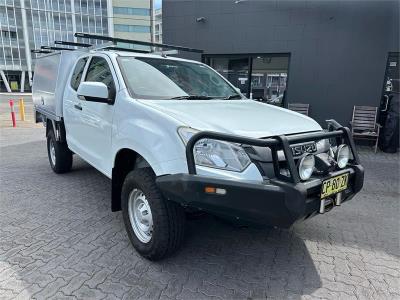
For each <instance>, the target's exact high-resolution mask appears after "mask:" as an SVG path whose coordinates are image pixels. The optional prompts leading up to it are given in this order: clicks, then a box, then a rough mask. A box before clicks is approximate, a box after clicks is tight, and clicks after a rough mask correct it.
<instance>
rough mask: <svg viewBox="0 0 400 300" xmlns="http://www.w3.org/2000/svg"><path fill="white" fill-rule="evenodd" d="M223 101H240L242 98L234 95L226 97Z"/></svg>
mask: <svg viewBox="0 0 400 300" xmlns="http://www.w3.org/2000/svg"><path fill="white" fill-rule="evenodd" d="M223 99H224V100H232V99H242V96H240V95H239V94H235V95H230V96H227V97H225V98H223Z"/></svg>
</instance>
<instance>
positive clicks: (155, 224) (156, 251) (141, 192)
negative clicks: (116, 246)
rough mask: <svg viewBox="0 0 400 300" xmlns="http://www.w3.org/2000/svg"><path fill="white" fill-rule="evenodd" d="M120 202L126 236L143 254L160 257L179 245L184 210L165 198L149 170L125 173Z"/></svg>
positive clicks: (150, 257)
mask: <svg viewBox="0 0 400 300" xmlns="http://www.w3.org/2000/svg"><path fill="white" fill-rule="evenodd" d="M121 201H122V202H121V206H122V214H123V218H124V222H125V227H126V231H127V233H128V236H129V239H130V240H131V242H132V245H133V246H134V247H135V249H136V250H137V251H138V252H139V253H140V254H141V255H142V256H144V257H146V258H147V259H150V260H159V259H162V258H164V257H166V256H168V255H170V254H172V253H173V252H175V251H176V250H177V249H178V248H179V246H180V245H181V243H182V240H183V237H184V230H185V212H184V209H183V208H182V206H180V205H179V204H177V203H175V202H172V201H168V200H166V199H164V197H163V196H162V194H161V192H160V191H159V189H158V187H157V185H156V182H155V175H154V173H153V171H152V170H151V169H148V168H145V169H137V170H133V171H131V172H130V173H129V174H128V175H127V176H126V178H125V181H124V183H123V186H122V193H121Z"/></svg>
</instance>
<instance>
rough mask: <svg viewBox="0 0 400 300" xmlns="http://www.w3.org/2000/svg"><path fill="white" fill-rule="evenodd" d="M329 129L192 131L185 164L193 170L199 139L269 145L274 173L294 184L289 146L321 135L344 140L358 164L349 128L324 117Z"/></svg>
mask: <svg viewBox="0 0 400 300" xmlns="http://www.w3.org/2000/svg"><path fill="white" fill-rule="evenodd" d="M327 123H328V129H329V130H330V131H318V132H310V133H301V134H296V135H291V136H286V135H278V136H273V137H269V138H266V139H256V138H248V137H244V136H238V135H231V134H224V133H218V132H212V131H201V132H198V133H196V134H194V135H193V136H192V137H191V138H190V140H189V141H188V143H187V145H186V159H187V165H188V172H189V174H191V175H195V174H196V163H195V159H194V155H193V148H194V146H195V144H196V143H197V142H198V141H199V140H201V139H213V140H219V141H225V142H231V143H238V144H242V145H249V146H258V147H268V148H270V149H271V153H272V159H273V165H274V172H275V176H276V177H277V178H278V179H280V180H283V181H288V182H292V183H294V184H297V183H299V182H300V176H299V172H298V170H297V167H296V163H295V160H294V157H293V154H292V151H291V148H290V145H292V144H299V143H306V142H311V141H318V140H322V139H333V138H335V139H336V141H337V145H339V144H347V145H348V146H349V147H350V150H351V152H352V154H353V163H354V164H359V157H358V154H357V151H356V148H355V144H354V140H353V138H352V135H351V132H350V129H349V128H347V127H344V126H341V125H340V124H339V123H337V122H336V121H335V120H327ZM280 150H282V151H283V153H284V155H285V159H286V162H287V167H288V169H289V172H290V176H289V177H287V176H285V175H282V174H281V173H280V171H279V169H280V168H279V160H278V151H280Z"/></svg>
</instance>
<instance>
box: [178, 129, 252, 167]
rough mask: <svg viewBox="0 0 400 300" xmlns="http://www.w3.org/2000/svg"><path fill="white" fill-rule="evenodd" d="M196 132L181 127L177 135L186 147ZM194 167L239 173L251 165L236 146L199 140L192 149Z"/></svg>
mask: <svg viewBox="0 0 400 300" xmlns="http://www.w3.org/2000/svg"><path fill="white" fill-rule="evenodd" d="M196 132H198V130H195V129H192V128H187V127H181V128H179V129H178V133H179V135H180V137H181V138H182V140H183V142H184V144H185V145H186V144H187V142H188V141H189V139H190V138H191V137H192V136H193V135H194V134H195V133H196ZM193 156H194V160H195V162H196V165H200V166H206V167H211V168H218V169H224V170H228V171H235V172H241V171H243V170H244V169H246V168H247V167H248V166H249V164H250V163H251V161H250V158H249V156H248V155H247V153H246V151H244V150H243V148H242V147H240V146H239V145H237V144H233V143H228V142H223V141H217V140H212V139H201V140H199V141H198V142H196V144H195V145H194V147H193Z"/></svg>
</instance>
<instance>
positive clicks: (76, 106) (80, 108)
mask: <svg viewBox="0 0 400 300" xmlns="http://www.w3.org/2000/svg"><path fill="white" fill-rule="evenodd" d="M74 107H75V108H76V109H79V110H82V106H80V105H79V104H75V105H74Z"/></svg>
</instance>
